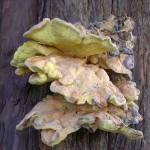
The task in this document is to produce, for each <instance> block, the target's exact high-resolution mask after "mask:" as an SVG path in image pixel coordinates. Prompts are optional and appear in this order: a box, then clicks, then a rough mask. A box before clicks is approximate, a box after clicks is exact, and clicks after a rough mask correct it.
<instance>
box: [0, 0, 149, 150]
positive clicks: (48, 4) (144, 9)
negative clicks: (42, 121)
mask: <svg viewBox="0 0 150 150" xmlns="http://www.w3.org/2000/svg"><path fill="white" fill-rule="evenodd" d="M111 13H112V14H114V15H122V14H127V15H128V16H130V17H132V18H133V19H134V20H135V21H136V27H135V30H134V34H135V35H136V36H137V37H138V38H137V43H136V47H135V48H134V52H135V59H136V65H135V68H134V70H133V74H134V81H135V82H136V83H137V87H138V88H139V89H140V91H141V94H140V98H139V101H138V104H139V106H140V113H141V114H142V115H143V117H144V120H143V121H142V122H141V123H140V124H139V125H136V126H135V128H136V129H139V130H142V131H143V133H144V138H143V139H141V140H127V139H126V138H125V137H124V136H122V135H120V134H112V133H107V132H104V131H100V130H99V131H96V132H95V133H92V134H91V133H88V131H87V130H85V129H81V130H79V131H78V132H76V133H73V134H71V135H69V136H68V137H67V138H66V139H65V140H64V141H63V142H62V143H60V144H59V145H57V146H54V147H47V146H46V145H44V144H43V143H42V142H41V140H40V134H39V132H38V131H37V130H35V129H33V128H32V127H30V128H27V129H25V130H23V131H16V130H15V126H16V124H18V123H19V122H20V120H21V119H22V118H23V117H24V116H25V114H26V113H28V112H29V110H31V108H32V107H33V106H34V105H35V104H36V103H37V102H38V101H40V100H41V99H42V98H43V97H45V96H46V95H47V94H48V93H50V92H49V85H48V84H47V85H43V86H32V85H30V84H29V83H28V82H27V80H28V76H27V75H25V76H16V75H15V73H14V68H12V67H11V66H10V60H11V59H12V57H13V54H14V52H15V51H16V49H17V47H18V46H20V45H21V44H22V43H23V42H25V40H26V39H25V38H23V36H22V35H23V33H24V32H25V31H27V30H28V29H29V28H30V27H31V26H32V25H34V24H36V23H38V22H39V21H41V20H42V19H43V18H45V17H48V18H50V19H52V18H54V17H58V18H60V19H64V20H66V21H68V22H72V23H74V22H77V21H81V22H82V23H83V24H84V25H85V26H87V25H88V23H89V22H96V21H102V20H104V19H106V18H107V17H108V15H109V14H111ZM149 16H150V1H149V0H25V1H23V0H0V59H1V60H0V147H1V148H0V149H2V150H38V149H42V150H149V149H150V102H149V100H150V66H148V64H149V63H150V59H149V56H150V54H149V50H150V45H149V43H148V42H149V40H150V37H149V33H150V30H149V29H150V26H149V22H150V17H149Z"/></svg>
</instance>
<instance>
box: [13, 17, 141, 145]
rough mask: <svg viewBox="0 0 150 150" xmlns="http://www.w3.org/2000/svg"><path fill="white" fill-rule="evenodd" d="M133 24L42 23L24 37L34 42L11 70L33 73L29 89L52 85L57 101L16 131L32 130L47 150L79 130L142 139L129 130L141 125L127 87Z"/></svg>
mask: <svg viewBox="0 0 150 150" xmlns="http://www.w3.org/2000/svg"><path fill="white" fill-rule="evenodd" d="M134 24H135V23H134V21H133V20H132V19H131V18H129V17H127V16H122V17H115V16H113V15H111V16H110V17H109V18H108V19H107V20H106V21H103V22H101V23H95V24H90V26H89V28H88V29H86V28H85V27H84V26H83V25H82V24H81V23H80V22H78V23H75V24H74V25H73V24H71V23H67V22H65V21H63V20H60V19H58V18H55V19H53V20H50V19H48V18H46V19H43V21H42V22H40V23H39V24H37V25H35V26H33V27H32V28H31V29H30V30H29V31H27V32H26V33H25V34H24V37H27V38H30V39H32V41H28V42H25V43H24V44H23V45H22V46H20V47H19V48H18V49H17V51H16V52H15V54H14V58H13V60H12V61H11V65H12V66H14V67H16V71H15V73H16V74H17V75H22V74H26V73H32V74H31V76H30V78H29V82H30V83H31V84H35V85H42V84H44V83H47V82H51V84H50V90H51V91H52V92H54V93H57V94H59V95H51V96H47V97H46V98H44V99H43V101H41V102H39V103H38V104H37V105H36V106H35V107H34V108H33V109H32V110H31V111H30V112H29V113H28V114H27V115H26V116H25V117H24V119H23V120H22V121H21V122H20V123H19V124H18V125H17V127H16V128H17V129H18V130H22V129H23V128H26V127H28V126H31V125H33V126H34V128H36V129H37V130H41V138H42V141H43V142H44V143H45V144H47V145H49V146H53V145H56V144H58V143H60V142H61V141H62V140H64V139H65V138H66V137H67V135H68V134H70V133H72V132H75V131H77V130H79V129H80V128H82V127H83V128H87V129H88V130H89V131H90V132H94V131H95V130H96V129H101V130H104V131H110V132H114V133H122V134H124V135H125V136H126V137H127V138H129V139H139V138H142V137H143V133H142V132H141V131H138V130H134V129H132V128H130V127H129V125H130V124H138V123H139V121H141V120H142V116H141V115H140V114H139V107H138V106H137V104H136V103H135V101H136V100H138V97H139V93H140V92H139V90H138V89H137V88H136V84H135V83H134V82H132V81H131V79H132V72H131V69H132V68H133V67H134V55H133V48H134V44H135V41H136V37H134V36H133V35H132V30H133V29H134Z"/></svg>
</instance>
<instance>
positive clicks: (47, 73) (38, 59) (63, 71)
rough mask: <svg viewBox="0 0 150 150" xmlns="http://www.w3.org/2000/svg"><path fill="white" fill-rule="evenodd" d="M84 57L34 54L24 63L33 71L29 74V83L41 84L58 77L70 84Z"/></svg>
mask: <svg viewBox="0 0 150 150" xmlns="http://www.w3.org/2000/svg"><path fill="white" fill-rule="evenodd" d="M85 62H86V59H84V58H82V59H81V58H80V59H79V58H72V57H69V56H62V55H50V56H47V57H42V56H35V57H31V58H28V59H26V61H25V65H26V66H27V67H28V69H29V70H31V71H32V72H34V74H33V75H31V76H30V78H29V82H30V83H31V84H37V85H39V84H43V83H46V82H50V81H54V80H56V79H60V80H61V83H63V84H65V85H69V84H72V82H73V80H74V78H75V76H76V72H77V70H78V68H80V67H81V66H82V65H83V64H85Z"/></svg>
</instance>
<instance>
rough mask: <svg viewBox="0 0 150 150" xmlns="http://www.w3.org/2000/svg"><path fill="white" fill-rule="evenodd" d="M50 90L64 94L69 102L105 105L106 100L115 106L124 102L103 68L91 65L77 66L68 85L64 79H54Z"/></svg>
mask: <svg viewBox="0 0 150 150" xmlns="http://www.w3.org/2000/svg"><path fill="white" fill-rule="evenodd" d="M65 81H67V78H66V79H65ZM50 90H51V91H52V92H54V93H59V94H61V95H63V96H65V99H66V100H67V101H68V102H71V103H77V104H85V103H88V104H90V105H95V106H99V107H105V106H107V103H108V102H109V103H112V104H114V105H116V106H121V105H123V104H125V103H126V99H125V98H124V96H123V94H122V93H121V92H120V91H119V89H118V88H117V87H116V86H114V85H113V84H112V82H111V81H110V80H109V76H108V75H107V73H106V72H105V70H104V69H100V68H98V67H97V66H93V65H84V66H82V67H80V68H78V69H77V70H76V72H75V74H74V78H73V81H72V84H70V85H66V83H64V80H63V81H62V80H61V79H59V80H55V81H54V82H52V83H51V85H50Z"/></svg>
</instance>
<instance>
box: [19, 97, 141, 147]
mask: <svg viewBox="0 0 150 150" xmlns="http://www.w3.org/2000/svg"><path fill="white" fill-rule="evenodd" d="M111 107H112V105H110V106H109V107H104V108H103V109H100V108H99V107H96V106H90V105H87V104H85V105H83V106H81V105H76V104H71V103H67V102H66V101H65V100H64V97H63V96H60V95H53V96H52V95H51V96H47V97H46V98H44V99H43V101H41V102H39V103H38V104H37V105H36V106H35V107H34V108H33V109H32V110H31V111H30V112H29V113H28V114H27V115H26V116H25V117H24V119H23V120H22V121H21V122H20V123H19V124H18V125H17V127H16V128H17V129H18V130H22V129H23V128H26V127H28V126H31V125H33V126H34V128H35V129H37V130H42V131H41V139H42V141H43V142H44V143H45V144H47V145H49V146H53V145H56V144H58V143H60V142H61V141H62V140H64V139H65V138H66V137H67V135H68V134H70V133H72V132H75V131H77V130H79V129H80V128H82V127H83V128H87V129H88V130H90V131H95V130H96V129H102V130H105V131H110V132H115V133H122V134H124V135H125V136H126V137H128V138H130V139H139V138H141V137H142V136H143V134H142V132H140V131H138V130H134V129H131V128H129V127H128V125H127V124H125V123H124V117H125V115H122V114H121V113H120V112H119V111H118V112H117V114H115V113H114V114H112V113H111V110H110V112H109V109H111ZM113 107H116V106H113ZM113 109H114V108H113ZM120 109H121V108H120ZM122 111H123V110H122ZM124 113H125V112H124Z"/></svg>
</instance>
